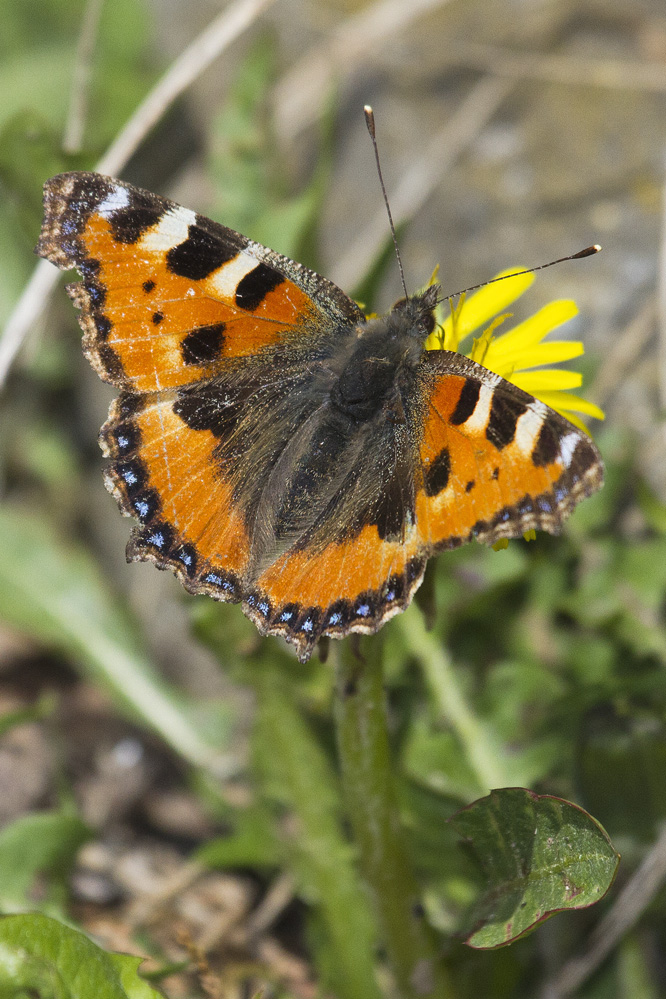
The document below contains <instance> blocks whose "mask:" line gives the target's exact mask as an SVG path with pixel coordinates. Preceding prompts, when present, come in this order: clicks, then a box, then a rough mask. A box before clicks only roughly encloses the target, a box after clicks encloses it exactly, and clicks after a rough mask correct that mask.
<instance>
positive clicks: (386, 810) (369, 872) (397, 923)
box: [335, 637, 453, 999]
mask: <svg viewBox="0 0 666 999" xmlns="http://www.w3.org/2000/svg"><path fill="white" fill-rule="evenodd" d="M362 648H363V652H364V655H365V658H364V659H363V660H359V659H357V658H356V657H355V656H354V654H353V651H352V648H351V647H350V643H349V642H345V643H344V646H343V648H342V649H341V651H340V658H339V665H338V671H337V697H336V711H335V720H336V727H337V741H338V753H339V757H340V765H341V770H342V782H343V788H344V792H345V797H346V801H347V810H348V813H349V818H350V821H351V825H352V829H353V832H354V836H355V839H356V843H357V846H358V849H359V853H360V859H361V866H362V870H363V874H364V877H365V880H366V882H367V884H368V886H369V888H370V892H371V895H372V899H373V902H374V906H375V912H376V914H377V917H378V923H379V928H380V932H381V935H382V940H383V943H384V946H385V948H386V953H387V956H388V960H389V963H390V965H391V968H392V971H393V974H394V976H395V980H396V984H397V988H398V994H399V995H400V999H424V997H427V999H451V997H452V995H453V993H452V991H451V986H450V984H449V980H448V975H447V973H446V969H445V968H444V965H443V962H442V961H441V960H440V959H439V958H438V957H437V955H436V952H435V946H434V941H433V939H432V937H431V934H430V932H429V929H428V927H427V925H426V924H425V921H424V919H423V916H422V914H421V908H420V903H419V893H418V889H417V885H416V882H415V879H414V876H413V873H412V871H411V868H410V865H409V863H408V860H407V855H406V851H405V847H404V844H403V841H402V835H401V830H400V824H399V814H398V808H397V803H396V796H395V789H394V786H393V771H392V765H391V756H390V751H389V740H388V732H387V725H386V704H385V699H384V689H383V685H382V660H381V642H380V639H379V638H377V637H373V638H372V639H368V640H367V641H364V642H363V643H362Z"/></svg>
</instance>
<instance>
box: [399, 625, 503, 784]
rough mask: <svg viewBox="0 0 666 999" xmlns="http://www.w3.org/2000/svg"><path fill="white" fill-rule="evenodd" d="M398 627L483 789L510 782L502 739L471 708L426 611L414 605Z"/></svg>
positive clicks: (439, 709)
mask: <svg viewBox="0 0 666 999" xmlns="http://www.w3.org/2000/svg"><path fill="white" fill-rule="evenodd" d="M399 627H401V630H402V638H403V640H404V642H405V644H406V645H407V647H408V648H409V650H410V651H411V652H413V653H414V654H415V655H416V656H417V657H418V659H419V662H420V663H421V667H422V669H423V673H424V675H425V678H426V681H427V683H428V686H429V687H430V692H431V695H432V698H433V700H434V702H435V704H436V706H437V709H438V711H439V713H440V715H441V717H442V718H444V719H445V720H446V721H447V722H448V724H449V725H450V726H451V728H452V729H453V731H454V732H455V733H456V735H457V736H458V738H459V739H460V742H461V743H462V746H463V749H464V752H465V755H466V757H467V761H468V763H469V764H470V766H471V767H472V769H473V770H474V772H475V774H476V776H477V779H478V782H479V789H480V790H481V792H482V793H483V794H487V793H488V791H490V790H491V789H492V788H497V787H507V786H509V785H511V784H512V783H513V780H512V779H511V775H510V773H509V772H508V771H507V768H506V767H504V766H503V765H502V746H501V744H500V742H499V741H498V740H497V739H494V738H493V736H492V733H490V732H489V731H488V727H487V725H484V723H483V722H482V721H480V720H479V719H478V717H477V716H476V715H475V714H474V712H473V711H472V709H471V708H470V706H469V704H468V703H467V700H466V699H465V695H464V694H463V691H462V689H461V687H460V684H459V682H458V678H457V676H456V671H455V669H454V668H453V664H452V662H451V659H450V658H449V656H448V654H447V652H446V650H445V648H444V647H443V645H442V643H441V641H440V640H439V639H438V638H437V637H436V636H435V635H434V634H433V632H431V631H426V627H425V624H424V621H423V615H422V614H421V613H420V612H418V610H417V609H416V608H414V609H413V610H412V612H411V613H410V614H409V616H403V618H402V619H401V620H400V625H399Z"/></svg>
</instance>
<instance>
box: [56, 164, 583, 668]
mask: <svg viewBox="0 0 666 999" xmlns="http://www.w3.org/2000/svg"><path fill="white" fill-rule="evenodd" d="M44 203H45V213H46V217H45V221H44V226H43V230H42V235H41V239H40V241H39V244H38V247H37V253H39V254H40V255H41V256H43V257H46V258H47V259H48V260H51V261H52V262H53V263H54V264H57V266H58V267H61V268H63V269H68V268H71V267H77V268H78V270H79V271H80V273H81V276H82V278H83V283H82V284H73V285H69V286H68V289H67V290H68V292H69V295H70V297H71V298H72V300H73V301H74V304H75V305H76V306H77V307H78V308H80V309H81V317H80V318H81V325H82V327H83V332H84V337H83V349H84V351H85V354H86V357H87V358H88V360H89V361H90V363H91V364H92V366H93V367H94V368H95V370H96V371H97V372H98V374H99V375H100V377H101V378H103V379H104V380H105V381H107V382H111V384H113V385H115V386H117V387H118V388H119V389H120V396H119V397H118V399H116V401H115V402H114V403H113V404H112V406H111V411H110V414H109V419H108V421H107V422H106V423H105V425H104V426H103V427H102V430H101V435H100V440H101V445H102V450H103V451H104V453H105V455H106V456H107V457H108V458H109V459H110V465H109V468H108V471H107V473H106V483H107V486H108V488H109V489H110V491H111V492H112V493H113V494H114V496H115V497H116V499H117V501H118V503H119V505H120V508H121V510H122V511H123V513H125V514H127V515H129V516H133V517H136V518H138V520H139V521H140V526H139V527H137V528H135V529H134V531H133V533H132V537H131V539H130V541H129V545H128V548H127V557H128V560H130V561H135V560H139V559H143V560H147V561H151V562H154V563H155V565H157V566H158V567H159V568H161V569H164V568H170V569H172V570H173V571H174V572H175V573H176V575H177V576H178V577H179V579H180V580H181V582H182V583H183V585H184V586H185V588H186V589H187V590H189V591H190V592H191V593H207V594H209V595H210V596H212V597H214V598H215V599H217V600H231V601H236V602H240V603H241V604H242V608H243V611H244V613H245V614H246V615H247V616H248V617H249V618H250V619H251V620H252V621H254V623H255V624H256V625H257V627H258V628H259V630H260V632H261V633H262V634H273V635H284V636H285V637H286V638H287V639H288V640H289V641H290V642H293V643H294V645H295V646H296V647H297V651H298V656H299V658H300V659H301V661H305V660H307V659H308V658H309V656H310V655H311V654H312V651H313V649H314V646H315V643H316V641H317V639H318V638H319V637H320V636H322V635H330V636H331V637H335V638H340V637H342V636H343V635H346V634H348V633H349V632H365V633H369V632H374V631H376V630H377V629H378V628H379V627H380V626H381V625H382V624H383V623H384V622H385V621H387V620H388V619H389V618H390V617H392V616H393V615H394V614H397V613H398V612H399V611H402V610H404V609H405V608H406V607H407V606H408V604H409V602H410V600H411V598H412V596H413V594H414V592H415V590H416V589H417V587H418V586H419V584H420V582H421V580H422V578H423V572H424V569H425V565H426V561H427V559H428V558H429V557H430V556H431V555H433V554H435V552H438V551H442V550H443V549H447V548H455V547H457V546H458V545H461V544H463V543H464V542H466V541H469V540H470V539H472V538H476V539H477V540H478V541H481V542H483V543H485V544H492V543H493V542H495V541H497V540H498V539H499V538H515V537H519V536H520V535H521V534H523V533H524V532H525V531H528V530H530V529H532V528H541V529H542V530H546V531H550V532H551V533H556V532H558V531H559V530H560V529H561V527H562V523H563V521H564V520H565V518H566V517H567V516H568V515H569V514H570V513H571V511H572V510H573V508H574V506H575V505H576V504H577V503H578V502H579V501H580V500H581V499H583V497H585V496H588V495H589V494H590V493H592V492H594V491H595V490H596V489H598V488H599V487H600V486H601V483H602V477H603V467H602V463H601V459H600V456H599V453H598V451H597V449H596V447H595V446H594V444H593V443H592V441H591V440H590V439H589V438H588V437H587V436H586V435H585V434H584V433H581V432H580V431H579V430H577V429H576V427H574V426H573V425H572V424H571V423H569V422H568V421H567V420H565V419H564V418H563V417H562V416H560V415H559V414H558V413H556V412H554V411H553V410H552V409H549V408H548V406H546V405H544V404H543V403H542V402H539V401H538V400H536V399H534V398H533V397H532V396H530V395H528V394H526V393H525V392H523V391H521V390H520V389H519V388H517V387H516V386H514V385H512V384H511V383H509V382H508V381H505V380H504V379H502V378H500V377H499V376H498V375H495V374H493V373H492V372H490V371H488V370H487V369H485V368H483V367H481V366H480V365H479V364H476V363H475V362H474V361H471V360H468V359H467V358H466V357H463V356H462V355H461V354H457V353H452V352H450V351H438V350H434V351H427V350H425V349H424V346H423V345H424V341H425V339H426V337H427V336H428V334H429V333H430V332H431V331H432V330H433V328H434V325H435V319H434V308H435V305H436V302H437V298H438V294H439V288H438V287H436V286H433V287H430V288H428V289H427V291H425V292H423V293H422V294H418V295H414V296H412V297H410V298H406V299H403V300H401V301H399V302H397V303H396V305H394V307H393V308H392V309H391V311H390V312H389V313H388V315H386V316H384V317H382V318H379V319H367V318H366V317H365V316H364V314H363V313H362V312H361V310H360V308H359V307H358V305H356V304H355V303H354V302H353V301H352V300H351V299H350V298H348V297H347V296H346V295H345V294H344V293H343V292H342V291H340V289H339V288H337V287H336V286H335V285H334V284H332V283H331V282H330V281H327V280H326V278H323V277H321V276H320V275H319V274H315V273H314V272H313V271H311V270H308V269H307V268H306V267H303V266H302V264H298V263H295V262H294V261H293V260H289V259H288V258H287V257H283V256H281V255H280V254H279V253H275V252H274V251H273V250H269V249H267V248H266V247H264V246H261V245H259V244H258V243H254V242H252V240H250V239H247V238H246V237H245V236H242V235H240V233H237V232H234V231H233V230H232V229H227V228H225V227H224V226H222V225H218V224H217V223H216V222H211V221H210V220H209V219H207V218H204V217H203V216H201V215H198V214H197V213H196V212H193V211H190V210H188V209H186V208H181V207H180V206H179V205H177V204H174V203H173V202H172V201H167V200H166V199H165V198H160V197H158V196H157V195H155V194H149V193H148V192H146V191H141V190H139V189H137V188H135V187H132V186H131V185H130V184H125V183H123V182H122V181H118V180H113V179H112V178H110V177H103V176H101V175H99V174H94V173H66V174H62V175H60V176H58V177H54V178H53V179H52V180H50V181H48V182H47V184H46V186H45V197H44Z"/></svg>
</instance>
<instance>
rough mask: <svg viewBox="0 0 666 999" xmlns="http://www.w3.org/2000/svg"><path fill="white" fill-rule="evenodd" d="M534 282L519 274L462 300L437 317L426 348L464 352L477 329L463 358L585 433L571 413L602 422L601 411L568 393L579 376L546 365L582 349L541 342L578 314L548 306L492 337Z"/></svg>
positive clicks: (563, 303)
mask: <svg viewBox="0 0 666 999" xmlns="http://www.w3.org/2000/svg"><path fill="white" fill-rule="evenodd" d="M504 274H515V268H513V269H511V270H507V271H502V272H501V273H500V274H498V275H497V276H498V277H502V276H503V275H504ZM533 281H534V275H533V274H520V275H517V276H515V277H507V278H506V280H503V281H498V282H496V283H494V284H488V285H485V286H484V287H483V288H481V289H480V290H479V291H477V292H475V293H474V294H473V295H470V296H469V298H465V296H461V298H460V301H459V303H458V305H457V306H456V307H453V306H452V307H451V314H450V315H448V316H446V317H445V318H442V322H441V324H440V325H439V326H438V327H437V328H436V329H435V331H434V332H433V333H431V334H430V336H429V337H428V339H427V340H426V344H425V345H426V348H427V349H428V350H455V351H460V353H465V351H464V350H460V343H461V341H463V340H464V339H465V338H466V337H468V336H470V334H472V333H474V332H475V331H477V330H481V331H482V332H481V333H480V335H479V336H478V337H476V338H475V339H474V340H473V342H472V345H471V349H469V350H468V351H467V352H466V353H467V356H468V357H470V358H471V359H472V360H473V361H478V363H479V364H482V365H483V366H484V367H485V368H489V369H490V371H494V372H495V373H496V374H498V375H500V376H501V377H502V378H506V379H507V381H510V382H513V383H514V385H517V386H518V387H519V388H521V389H524V391H525V392H529V393H530V395H533V396H536V397H537V398H538V399H540V400H541V401H542V402H545V403H546V405H547V406H550V407H551V408H552V409H556V410H557V411H558V412H559V413H561V414H562V415H563V416H564V417H566V419H567V420H570V421H571V423H574V424H575V425H576V426H577V427H580V428H581V429H582V430H586V428H585V426H584V424H583V422H582V421H581V419H580V418H579V417H578V416H577V415H576V414H577V413H583V414H586V415H587V416H594V417H596V418H597V419H599V420H603V418H604V414H603V411H602V410H601V409H599V407H598V406H595V404H594V403H592V402H588V401H587V399H583V398H581V396H579V395H574V394H573V392H571V389H575V388H578V387H579V386H580V385H581V384H582V381H583V376H582V375H581V374H579V373H578V372H576V371H567V370H565V369H563V368H554V367H551V366H550V365H553V364H557V363H559V362H562V361H569V360H571V359H572V358H574V357H580V355H581V354H582V353H583V351H584V348H583V344H582V343H581V342H580V341H575V340H553V341H550V342H548V343H543V342H542V341H543V340H544V339H545V337H546V336H547V334H548V333H550V332H551V331H552V330H554V329H557V327H558V326H561V325H562V323H565V322H566V321H567V320H568V319H573V317H574V316H575V315H576V314H577V312H578V309H577V308H576V304H575V302H572V301H570V300H568V299H561V300H559V301H555V302H549V304H548V305H545V306H544V307H543V308H542V309H540V310H539V311H538V312H537V313H535V314H534V315H533V316H530V317H529V319H526V320H524V322H522V323H519V324H518V325H517V326H514V327H513V328H512V329H509V330H507V331H506V332H504V333H501V334H499V335H497V330H498V329H499V327H501V326H502V325H503V324H504V322H505V321H506V320H507V319H509V318H510V317H511V315H512V314H511V313H510V312H505V311H504V310H505V309H506V307H507V306H508V305H510V304H511V303H512V302H514V301H516V299H518V298H520V296H521V295H522V294H523V293H524V292H525V291H527V289H528V288H529V287H530V285H531V284H532V282H533ZM443 311H444V310H443V309H442V314H443ZM438 318H439V317H438ZM484 327H485V328H484Z"/></svg>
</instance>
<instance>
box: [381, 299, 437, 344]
mask: <svg viewBox="0 0 666 999" xmlns="http://www.w3.org/2000/svg"><path fill="white" fill-rule="evenodd" d="M439 296H440V288H439V285H437V284H432V285H430V287H428V288H426V290H425V291H423V292H420V293H419V294H418V295H412V296H410V297H409V298H401V299H399V300H398V301H397V302H396V303H395V305H394V306H393V308H392V309H391V311H390V313H389V314H388V316H387V321H388V326H389V329H390V328H392V327H393V328H395V329H396V330H397V331H399V332H400V333H403V334H404V333H407V334H408V335H409V336H410V337H413V338H414V339H416V340H418V341H419V343H420V344H422V343H423V341H424V340H425V339H426V337H428V336H429V335H430V334H431V333H432V331H433V330H434V328H435V312H434V310H435V306H436V305H437V301H438V299H439Z"/></svg>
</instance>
